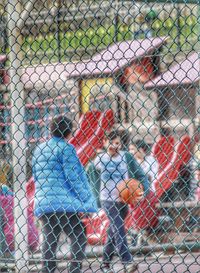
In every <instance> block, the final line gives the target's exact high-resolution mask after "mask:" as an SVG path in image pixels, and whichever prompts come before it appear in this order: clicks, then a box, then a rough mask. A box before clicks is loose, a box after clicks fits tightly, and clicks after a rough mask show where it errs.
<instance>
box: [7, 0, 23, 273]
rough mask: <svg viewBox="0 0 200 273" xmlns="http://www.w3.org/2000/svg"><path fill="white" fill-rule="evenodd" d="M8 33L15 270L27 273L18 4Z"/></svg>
mask: <svg viewBox="0 0 200 273" xmlns="http://www.w3.org/2000/svg"><path fill="white" fill-rule="evenodd" d="M7 12H8V29H9V47H10V53H9V60H10V63H11V67H10V94H11V131H12V156H13V158H12V159H13V179H14V192H15V197H14V220H15V226H14V227H15V261H16V264H15V266H16V267H15V270H16V272H20V273H25V272H28V269H27V263H28V244H27V199H26V195H25V182H26V155H25V154H26V153H25V150H26V140H25V119H24V114H25V107H24V105H25V104H24V87H23V84H22V81H21V75H22V60H23V55H22V50H21V48H22V37H21V33H20V28H18V27H17V22H18V20H19V18H20V14H21V4H20V2H19V1H18V0H9V1H8V4H7Z"/></svg>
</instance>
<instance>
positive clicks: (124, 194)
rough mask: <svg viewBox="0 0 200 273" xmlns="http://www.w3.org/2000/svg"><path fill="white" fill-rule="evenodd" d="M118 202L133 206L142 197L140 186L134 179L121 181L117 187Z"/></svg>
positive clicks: (142, 191) (142, 192)
mask: <svg viewBox="0 0 200 273" xmlns="http://www.w3.org/2000/svg"><path fill="white" fill-rule="evenodd" d="M117 188H118V190H119V197H120V200H121V201H122V202H124V203H127V204H134V203H136V202H137V201H138V199H139V198H140V197H142V196H143V194H144V190H143V186H142V184H141V183H140V182H139V181H138V180H136V179H133V178H131V179H127V180H123V181H122V182H121V183H119V185H118V187H117Z"/></svg>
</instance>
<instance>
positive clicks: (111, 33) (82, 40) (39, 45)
mask: <svg viewBox="0 0 200 273" xmlns="http://www.w3.org/2000/svg"><path fill="white" fill-rule="evenodd" d="M152 30H153V36H155V37H156V36H168V37H169V42H170V43H169V46H170V47H171V48H172V49H173V50H177V47H178V46H181V47H183V48H191V41H193V44H195V40H197V30H198V26H197V18H196V17H195V16H193V15H191V16H188V17H180V18H179V19H176V20H174V19H173V18H171V17H169V18H166V19H160V18H159V17H156V18H155V19H154V21H153V22H152ZM116 33H117V37H115V36H116ZM133 35H134V33H133V31H132V29H131V27H130V26H128V25H126V24H120V25H119V26H118V28H117V29H116V26H114V25H112V26H98V27H95V28H94V27H93V28H92V27H90V28H88V29H85V30H83V29H79V30H77V31H75V32H72V31H67V32H64V31H62V33H60V36H59V39H60V50H61V54H62V56H63V59H66V57H65V56H66V53H67V52H73V51H74V50H75V52H76V50H82V51H83V52H84V51H85V52H87V53H88V52H90V49H92V48H93V49H94V48H96V49H97V50H100V49H101V48H105V47H107V46H108V45H110V44H112V43H113V42H115V41H124V40H131V39H133ZM57 38H58V37H57V36H56V35H55V34H45V35H44V36H42V35H41V34H40V35H39V36H37V37H36V38H33V37H31V36H29V37H28V38H26V39H25V40H24V45H23V50H24V52H25V53H26V54H28V55H29V54H30V55H34V56H39V55H41V56H43V57H44V56H46V58H47V59H48V58H49V59H51V58H55V59H56V54H57V51H58V40H57ZM139 38H140V39H143V38H144V34H140V35H139ZM39 59H40V60H41V58H39Z"/></svg>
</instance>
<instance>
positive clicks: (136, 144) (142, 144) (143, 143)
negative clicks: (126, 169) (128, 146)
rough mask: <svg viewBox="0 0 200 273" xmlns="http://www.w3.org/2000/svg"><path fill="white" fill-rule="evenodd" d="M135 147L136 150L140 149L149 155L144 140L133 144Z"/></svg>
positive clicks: (147, 146) (148, 147)
mask: <svg viewBox="0 0 200 273" xmlns="http://www.w3.org/2000/svg"><path fill="white" fill-rule="evenodd" d="M135 146H136V147H137V148H138V149H140V148H141V149H142V150H143V151H144V152H145V153H149V152H150V151H151V147H150V145H149V144H147V143H146V142H145V141H144V140H137V141H136V142H135Z"/></svg>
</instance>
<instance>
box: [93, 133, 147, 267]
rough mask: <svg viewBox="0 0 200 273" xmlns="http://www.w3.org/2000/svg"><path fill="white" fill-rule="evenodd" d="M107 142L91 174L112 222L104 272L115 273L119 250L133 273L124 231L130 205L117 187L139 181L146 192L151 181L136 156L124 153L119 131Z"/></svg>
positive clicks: (125, 265)
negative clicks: (114, 266)
mask: <svg viewBox="0 0 200 273" xmlns="http://www.w3.org/2000/svg"><path fill="white" fill-rule="evenodd" d="M104 143H105V145H104V146H105V149H106V151H105V152H104V153H102V154H99V155H98V156H97V157H96V158H95V160H94V162H93V163H92V164H91V167H90V172H89V174H88V175H89V177H90V181H91V183H92V185H93V187H96V188H99V186H96V185H95V183H97V182H100V196H99V198H100V203H101V206H102V208H103V209H104V210H105V212H106V214H107V217H108V218H109V220H110V226H109V228H108V231H107V236H108V239H107V242H106V245H105V247H104V252H103V262H102V266H101V270H102V271H103V272H113V271H112V267H111V261H112V259H113V256H114V254H115V250H116V251H117V254H118V255H119V256H120V258H121V261H122V263H123V265H124V267H125V272H134V271H135V270H136V269H137V265H136V264H135V263H134V260H133V257H132V255H131V253H130V251H129V248H128V245H127V239H126V234H125V228H124V221H125V218H126V216H127V214H128V205H127V204H125V203H122V202H121V201H120V199H119V191H118V188H117V185H118V184H119V183H120V182H121V181H123V180H124V179H128V178H136V179H137V180H139V181H140V182H141V183H142V185H143V187H144V191H145V192H146V193H147V192H148V189H149V181H148V179H147V177H146V176H145V174H144V172H143V171H142V169H141V168H140V166H139V165H138V164H137V161H136V160H135V159H134V157H133V156H132V155H131V154H130V153H128V152H126V151H122V150H121V146H122V145H121V139H120V134H119V132H117V131H113V132H111V133H110V134H109V135H108V136H107V139H106V140H105V142H104ZM91 168H93V171H92V170H91Z"/></svg>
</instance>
